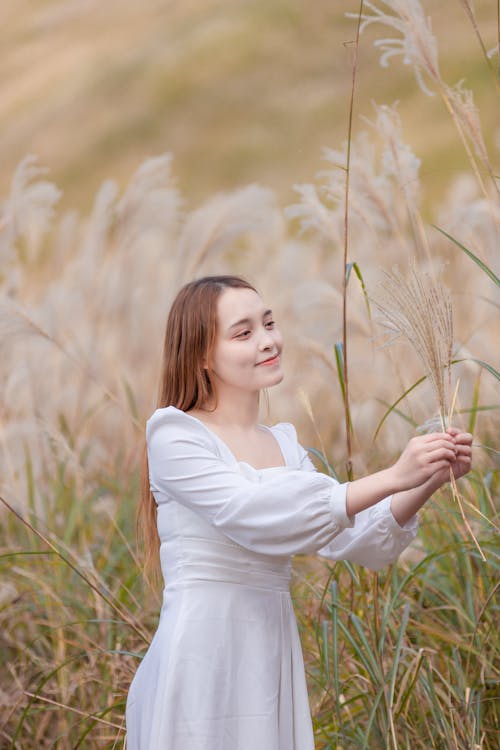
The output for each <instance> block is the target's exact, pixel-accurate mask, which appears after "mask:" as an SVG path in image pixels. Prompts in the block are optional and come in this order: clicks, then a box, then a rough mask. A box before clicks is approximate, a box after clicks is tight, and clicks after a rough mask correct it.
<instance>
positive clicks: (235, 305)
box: [212, 288, 283, 392]
mask: <svg viewBox="0 0 500 750" xmlns="http://www.w3.org/2000/svg"><path fill="white" fill-rule="evenodd" d="M217 326H218V328H217V339H216V343H215V348H214V351H213V354H212V370H213V372H214V374H215V377H216V385H217V390H218V391H220V390H221V389H223V388H224V387H230V388H237V389H243V390H245V391H253V392H255V391H258V390H260V389H261V388H268V387H270V386H272V385H276V384H277V383H280V382H281V381H282V380H283V371H282V369H281V361H280V355H281V352H282V349H283V339H282V337H281V334H280V332H279V330H278V329H277V327H276V324H275V322H274V320H273V316H272V312H271V310H269V308H268V307H267V306H266V305H264V303H263V301H262V298H261V297H260V296H259V295H258V294H257V292H254V291H253V289H233V288H229V289H225V290H224V291H223V292H221V294H220V295H219V298H218V302H217ZM266 360H267V361H266Z"/></svg>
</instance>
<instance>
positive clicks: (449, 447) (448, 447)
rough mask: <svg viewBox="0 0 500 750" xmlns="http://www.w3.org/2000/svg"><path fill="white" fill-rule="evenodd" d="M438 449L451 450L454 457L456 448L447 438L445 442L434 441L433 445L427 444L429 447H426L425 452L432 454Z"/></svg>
mask: <svg viewBox="0 0 500 750" xmlns="http://www.w3.org/2000/svg"><path fill="white" fill-rule="evenodd" d="M439 448H445V449H446V450H451V451H452V452H453V455H454V456H456V453H457V448H456V446H455V443H454V442H453V441H452V440H450V438H448V439H447V440H435V441H434V442H433V443H429V445H427V446H426V451H427V452H429V453H430V452H432V451H435V450H438V449H439Z"/></svg>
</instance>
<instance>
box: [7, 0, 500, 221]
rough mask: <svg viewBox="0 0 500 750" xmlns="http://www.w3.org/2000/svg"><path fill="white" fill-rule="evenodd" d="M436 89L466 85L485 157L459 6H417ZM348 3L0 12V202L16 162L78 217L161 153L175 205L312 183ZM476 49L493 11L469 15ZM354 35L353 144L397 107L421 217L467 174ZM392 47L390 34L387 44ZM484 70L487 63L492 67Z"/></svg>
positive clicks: (494, 122) (437, 116)
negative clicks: (179, 198)
mask: <svg viewBox="0 0 500 750" xmlns="http://www.w3.org/2000/svg"><path fill="white" fill-rule="evenodd" d="M422 5H423V8H424V12H425V13H429V14H430V15H431V17H432V30H433V32H434V34H435V36H436V39H437V42H438V46H439V58H440V67H441V72H442V74H443V77H444V78H445V79H447V80H448V81H450V82H455V81H457V80H459V79H462V78H463V79H465V81H466V85H467V87H468V88H471V89H473V91H474V98H475V102H476V104H477V105H478V107H479V109H480V112H481V120H482V125H483V131H484V136H485V140H486V143H487V144H488V146H489V147H490V148H493V149H495V148H497V147H498V138H499V137H500V136H499V135H498V128H499V118H498V114H499V111H498V100H497V98H496V97H494V96H492V95H491V91H492V89H491V79H490V77H489V75H488V72H487V69H486V66H485V62H484V59H483V58H482V56H481V54H480V48H479V45H478V40H477V38H476V36H475V34H474V31H473V29H472V27H471V25H470V23H469V21H468V19H467V15H466V13H465V11H464V7H463V4H462V3H461V2H460V1H459V0H446V1H445V2H439V3H436V2H424V3H422ZM358 8H359V3H358V2H354V1H352V0H351V1H347V2H342V3H338V2H330V1H329V0H314V2H306V0H235V1H234V2H221V1H217V0H200V1H197V0H183V2H165V1H163V2H162V1H161V0H160V1H155V0H144V1H143V2H140V3H139V2H136V1H135V0H109V2H106V3H102V2H99V1H98V0H62V1H61V2H49V1H44V0H32V1H31V2H29V1H28V0H4V2H2V7H1V8H0V23H1V28H2V70H1V72H0V75H1V82H2V83H1V85H2V97H1V101H0V127H1V132H2V138H1V141H0V188H1V190H2V193H5V191H6V190H7V189H8V185H9V182H10V179H11V177H12V173H13V171H14V169H15V167H16V165H17V164H18V162H19V161H20V160H21V159H22V158H23V156H25V154H27V153H33V154H36V155H37V156H38V157H39V159H40V162H41V163H42V164H43V165H45V166H47V167H48V168H49V170H50V176H51V179H53V180H54V181H55V182H56V184H57V185H58V186H59V187H60V188H61V189H62V190H63V191H64V196H63V199H62V203H61V206H62V207H65V206H66V207H68V206H69V207H71V208H75V207H77V208H79V209H80V210H83V211H88V210H89V208H90V206H91V204H92V200H93V196H94V194H95V192H96V190H97V188H98V187H99V185H100V184H101V182H102V181H103V180H104V179H105V178H108V177H113V178H114V179H116V180H118V181H119V182H120V184H122V185H123V184H124V183H125V182H126V181H127V179H128V178H129V176H130V174H131V173H132V171H133V170H135V168H136V167H137V165H138V164H139V163H140V162H141V161H143V160H144V159H145V158H146V157H147V156H152V155H155V154H159V153H163V152H164V151H171V152H172V153H173V155H174V169H175V174H176V176H177V178H178V181H179V185H180V187H181V189H182V191H183V193H184V194H185V195H186V196H187V198H188V201H189V204H190V205H192V206H193V205H196V204H197V203H198V202H199V201H201V200H203V199H205V198H207V197H208V196H209V195H211V193H212V192H214V191H218V190H222V189H230V188H234V187H236V186H238V185H242V184H246V183H249V182H259V183H262V184H264V185H266V186H268V187H270V188H272V189H273V190H275V191H276V192H277V194H278V196H279V198H280V201H281V202H282V203H284V204H286V203H287V202H290V201H291V199H292V197H293V194H292V190H291V189H292V185H293V184H294V183H296V182H303V181H305V180H310V179H311V178H312V177H313V175H314V174H315V172H316V171H317V170H318V169H319V168H321V167H322V161H321V150H322V148H323V147H324V146H330V147H338V146H340V144H341V143H342V141H343V140H345V138H346V135H347V116H348V109H349V96H350V86H351V63H352V49H353V45H352V42H353V40H354V38H355V22H354V20H353V19H352V18H346V16H345V14H346V12H349V11H350V12H354V13H356V12H357V11H358ZM474 8H475V13H476V20H477V24H478V27H479V30H480V32H481V34H482V35H483V37H484V41H485V44H486V46H487V48H488V49H490V48H491V47H493V45H494V44H495V39H496V35H497V30H496V28H497V22H496V13H497V9H496V3H495V2H493V1H492V0H476V1H475V2H474ZM382 31H383V27H378V28H376V27H373V28H369V29H367V31H366V33H365V34H364V36H363V38H362V44H361V49H360V55H359V65H358V82H357V94H356V102H355V120H354V128H355V130H356V129H359V128H360V127H361V125H362V121H361V119H360V118H361V117H362V116H363V115H364V116H368V117H371V116H372V108H371V101H372V100H373V101H375V102H376V103H378V104H382V103H383V104H389V105H390V104H393V103H394V102H395V101H399V102H400V105H399V111H400V113H401V117H402V120H403V123H404V132H405V137H406V139H407V140H408V142H409V143H411V144H412V146H413V148H414V150H415V153H416V154H417V155H418V156H419V158H421V159H422V160H423V164H424V166H423V169H422V172H421V178H422V180H423V182H424V184H425V188H426V189H425V200H426V201H427V203H429V202H431V201H435V200H439V199H440V198H441V197H442V195H443V192H444V190H445V189H446V187H447V186H448V184H449V182H450V180H451V179H452V178H453V176H454V175H456V174H457V173H458V172H459V171H460V170H463V169H466V168H467V161H466V157H465V155H464V153H463V148H462V146H461V143H460V140H459V138H458V137H457V135H456V133H455V132H454V129H453V124H452V123H451V122H450V121H449V118H446V116H444V113H443V105H442V102H441V101H440V99H439V97H436V96H435V97H432V98H429V97H428V98H424V99H423V98H422V96H421V92H420V91H419V89H418V86H416V85H415V79H414V75H413V70H412V66H411V65H402V64H401V60H400V59H399V58H395V59H393V61H392V64H390V66H389V68H387V69H384V68H381V67H380V66H379V62H378V59H379V53H378V51H377V50H376V48H374V47H373V44H372V43H373V41H374V40H375V39H376V38H378V37H380V36H383V34H382V33H381V32H382ZM391 36H392V34H391ZM492 62H493V61H492Z"/></svg>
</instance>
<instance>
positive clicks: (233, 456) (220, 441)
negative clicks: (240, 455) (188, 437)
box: [166, 405, 288, 471]
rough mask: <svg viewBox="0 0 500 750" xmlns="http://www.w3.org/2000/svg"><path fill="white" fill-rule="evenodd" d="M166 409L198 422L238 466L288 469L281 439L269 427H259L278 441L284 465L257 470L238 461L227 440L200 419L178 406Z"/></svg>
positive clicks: (245, 462) (261, 425)
mask: <svg viewBox="0 0 500 750" xmlns="http://www.w3.org/2000/svg"><path fill="white" fill-rule="evenodd" d="M166 408H167V409H175V410H176V411H178V412H180V413H181V414H184V416H185V417H188V418H189V419H194V420H195V421H196V422H198V424H201V425H202V427H204V429H205V430H206V431H207V432H208V433H209V434H210V435H212V437H214V438H215V439H216V440H218V441H219V443H220V444H221V445H222V446H224V448H225V449H226V451H227V452H228V453H229V455H230V456H231V457H232V458H233V460H234V461H235V462H236V463H237V464H244V465H245V466H249V467H250V468H251V469H253V470H254V471H268V470H269V469H286V468H288V461H287V458H286V453H285V451H284V450H283V445H282V443H281V441H280V439H279V437H278V436H277V435H276V434H275V433H274V432H273V430H272V428H271V427H268V426H267V425H265V424H259V425H257V426H258V427H262V428H263V429H264V430H267V431H268V432H270V433H271V435H272V436H273V438H274V439H275V440H276V442H277V444H278V448H279V450H280V453H281V455H282V458H283V463H282V464H280V465H278V466H263V467H262V468H261V469H257V468H255V466H252V464H249V463H248V462H247V461H240V460H239V459H237V458H236V456H235V455H234V453H233V451H232V450H231V448H230V447H229V446H228V444H227V443H226V442H225V440H223V439H222V438H221V437H219V435H217V433H216V432H214V431H213V430H211V429H210V427H209V426H208V425H207V424H205V422H203V420H202V419H198V417H194V416H193V415H192V414H188V413H187V412H186V411H183V410H182V409H178V408H177V406H173V405H171V406H168V407H166Z"/></svg>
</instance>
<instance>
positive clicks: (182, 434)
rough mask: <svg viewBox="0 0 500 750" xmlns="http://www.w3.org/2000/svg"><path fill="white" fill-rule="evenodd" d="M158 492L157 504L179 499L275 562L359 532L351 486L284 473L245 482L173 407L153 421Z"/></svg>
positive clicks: (150, 437) (151, 453) (152, 463)
mask: <svg viewBox="0 0 500 750" xmlns="http://www.w3.org/2000/svg"><path fill="white" fill-rule="evenodd" d="M146 437H147V443H148V457H149V473H150V485H151V489H152V491H153V494H154V496H155V498H156V501H157V503H158V504H159V505H160V504H162V503H165V502H168V501H170V500H175V501H177V502H179V503H181V504H182V505H184V506H185V507H187V508H190V509H191V510H192V511H194V512H195V513H197V514H198V515H199V516H201V517H202V518H203V519H204V520H205V521H207V522H208V523H210V524H211V525H213V526H214V527H216V528H217V529H219V530H220V531H221V532H222V533H224V534H225V535H226V536H227V537H229V538H230V539H232V540H233V541H235V542H237V543H238V544H240V545H242V546H243V547H246V548H247V549H252V550H254V551H256V552H260V553H263V554H270V555H293V554H296V553H301V552H314V551H316V550H318V549H320V548H321V547H322V546H324V545H325V544H328V542H329V541H330V540H331V539H333V538H334V537H335V536H336V535H337V534H339V533H340V532H341V531H342V530H343V529H344V528H346V527H349V526H352V524H353V521H352V520H351V519H350V518H349V517H348V516H347V515H346V510H345V509H346V499H345V496H346V485H345V484H339V483H338V482H336V481H335V480H334V479H332V478H331V477H328V476H326V475H324V474H320V473H318V472H316V474H315V475H311V474H309V473H307V472H304V471H301V469H300V468H297V469H292V468H287V467H284V468H282V469H277V470H276V471H273V472H272V473H270V474H269V475H259V474H258V473H257V472H248V476H245V475H244V474H243V473H242V472H241V471H240V470H239V469H238V467H233V466H232V465H231V464H230V463H228V461H227V460H224V458H222V457H221V456H220V455H219V448H218V445H217V442H216V441H215V439H214V436H211V435H210V433H209V431H207V430H206V429H205V428H204V427H203V425H201V424H200V423H198V422H197V420H194V419H192V418H189V417H187V416H186V415H185V414H183V413H180V412H179V411H178V410H175V409H173V408H166V409H161V410H158V412H155V415H153V417H152V418H151V419H150V420H148V424H147V429H146Z"/></svg>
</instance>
